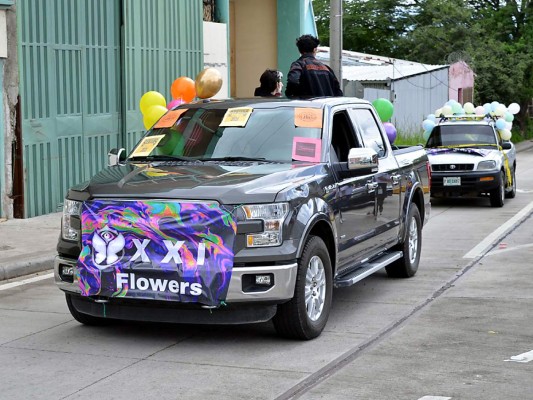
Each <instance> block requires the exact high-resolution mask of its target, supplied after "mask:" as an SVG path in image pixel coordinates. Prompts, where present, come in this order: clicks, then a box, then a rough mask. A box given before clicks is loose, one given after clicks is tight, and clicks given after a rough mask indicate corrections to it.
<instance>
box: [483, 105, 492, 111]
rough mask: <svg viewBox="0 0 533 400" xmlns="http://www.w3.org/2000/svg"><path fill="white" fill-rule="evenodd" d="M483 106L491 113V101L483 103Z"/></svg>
mask: <svg viewBox="0 0 533 400" xmlns="http://www.w3.org/2000/svg"><path fill="white" fill-rule="evenodd" d="M483 108H484V109H485V114H489V113H490V112H491V111H492V107H491V105H490V104H489V103H485V104H483Z"/></svg>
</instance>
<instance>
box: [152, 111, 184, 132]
mask: <svg viewBox="0 0 533 400" xmlns="http://www.w3.org/2000/svg"><path fill="white" fill-rule="evenodd" d="M185 111H187V108H182V109H179V110H172V111H168V112H167V113H166V114H165V115H163V116H162V117H161V118H160V119H159V121H157V123H156V124H155V125H154V129H161V128H171V127H172V126H174V124H175V123H176V121H177V120H178V119H179V117H180V116H181V114H183V113H184V112H185Z"/></svg>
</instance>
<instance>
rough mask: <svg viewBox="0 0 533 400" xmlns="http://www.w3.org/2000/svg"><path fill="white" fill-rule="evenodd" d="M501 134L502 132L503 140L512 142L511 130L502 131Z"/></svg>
mask: <svg viewBox="0 0 533 400" xmlns="http://www.w3.org/2000/svg"><path fill="white" fill-rule="evenodd" d="M499 132H500V137H501V138H502V140H511V136H512V133H511V131H510V130H508V129H502V130H500V131H499Z"/></svg>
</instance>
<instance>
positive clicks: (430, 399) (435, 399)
mask: <svg viewBox="0 0 533 400" xmlns="http://www.w3.org/2000/svg"><path fill="white" fill-rule="evenodd" d="M450 399H451V397H442V396H424V397H421V398H419V399H418V400H450Z"/></svg>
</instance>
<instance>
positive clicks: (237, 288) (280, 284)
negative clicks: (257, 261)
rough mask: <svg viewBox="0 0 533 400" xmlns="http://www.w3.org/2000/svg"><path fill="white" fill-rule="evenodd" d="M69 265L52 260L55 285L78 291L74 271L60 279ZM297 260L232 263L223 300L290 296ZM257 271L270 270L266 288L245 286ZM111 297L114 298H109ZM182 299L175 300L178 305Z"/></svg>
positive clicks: (66, 260)
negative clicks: (270, 279)
mask: <svg viewBox="0 0 533 400" xmlns="http://www.w3.org/2000/svg"><path fill="white" fill-rule="evenodd" d="M63 266H68V267H72V268H74V271H76V268H77V267H76V260H74V259H71V258H65V257H60V256H57V257H56V258H55V262H54V278H55V282H56V284H57V285H58V287H59V288H60V289H61V290H63V291H64V292H66V293H71V294H78V295H79V294H81V290H80V288H79V282H78V280H77V279H76V276H77V273H74V276H73V279H72V282H68V281H67V280H65V279H63V278H62V276H61V274H60V268H63ZM297 269H298V264H297V263H292V264H287V265H263V266H257V267H255V266H254V267H234V268H233V271H232V274H231V281H230V284H229V288H228V294H227V297H226V300H225V302H226V303H228V304H229V303H245V302H278V303H282V302H284V301H287V300H290V299H291V298H292V297H293V296H294V287H295V284H296V274H297ZM258 274H272V275H273V278H274V284H273V285H272V286H270V287H268V288H265V290H258V288H257V287H252V288H247V285H246V281H247V280H246V276H249V275H258ZM108 300H109V301H113V300H114V299H113V298H110V299H108ZM180 304H182V303H177V304H176V306H179V305H180Z"/></svg>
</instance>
